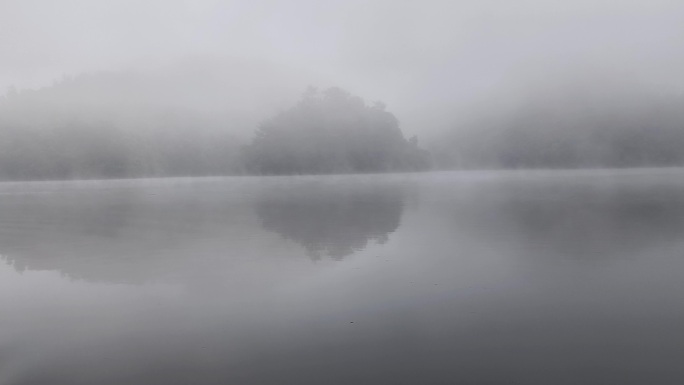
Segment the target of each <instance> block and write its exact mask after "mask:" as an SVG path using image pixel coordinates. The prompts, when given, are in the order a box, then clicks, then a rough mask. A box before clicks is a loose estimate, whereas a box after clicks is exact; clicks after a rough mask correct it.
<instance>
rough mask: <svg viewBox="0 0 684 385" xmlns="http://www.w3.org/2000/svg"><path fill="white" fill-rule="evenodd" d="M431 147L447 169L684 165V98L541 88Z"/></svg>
mask: <svg viewBox="0 0 684 385" xmlns="http://www.w3.org/2000/svg"><path fill="white" fill-rule="evenodd" d="M433 152H434V154H435V157H436V159H437V162H438V164H439V167H441V168H447V169H452V168H456V169H482V168H488V169H492V168H493V169H501V168H503V169H508V168H513V169H525V168H551V169H553V168H628V167H663V166H684V97H682V96H681V95H676V94H667V95H666V94H656V93H652V92H647V91H643V90H642V91H636V90H624V89H613V90H608V89H595V88H594V89H592V88H584V89H582V90H574V92H560V91H558V92H555V93H551V94H540V95H538V96H537V97H535V98H531V99H528V100H527V101H526V102H525V103H520V104H519V105H517V106H516V107H515V108H509V109H508V110H506V111H496V109H495V108H492V110H491V111H489V112H488V113H483V114H481V115H480V116H479V117H477V118H475V119H472V120H471V121H470V122H468V123H465V124H462V125H460V126H459V127H457V128H456V129H454V131H453V132H452V133H451V134H450V135H448V136H447V138H446V139H445V140H443V141H442V142H441V143H439V144H438V145H436V146H434V148H433Z"/></svg>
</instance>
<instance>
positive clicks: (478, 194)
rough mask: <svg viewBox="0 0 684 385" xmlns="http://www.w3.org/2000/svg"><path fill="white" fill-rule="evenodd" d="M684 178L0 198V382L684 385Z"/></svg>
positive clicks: (569, 176)
mask: <svg viewBox="0 0 684 385" xmlns="http://www.w3.org/2000/svg"><path fill="white" fill-rule="evenodd" d="M683 304H684V171H682V170H680V169H642V170H622V171H614V170H594V171H532V172H516V171H509V172H494V171H492V172H445V173H426V174H395V175H382V176H381V175H358V176H311V177H307V176H300V177H267V178H259V177H235V178H199V179H158V180H153V179H150V180H131V181H85V182H32V183H3V184H0V384H2V385H28V384H31V385H33V384H57V385H59V384H69V385H72V384H75V385H79V384H130V385H137V384H164V385H169V384H250V385H251V384H647V383H648V384H656V383H657V384H681V383H684V361H683V360H682V359H683V358H684V326H683V325H684V306H682V305H683Z"/></svg>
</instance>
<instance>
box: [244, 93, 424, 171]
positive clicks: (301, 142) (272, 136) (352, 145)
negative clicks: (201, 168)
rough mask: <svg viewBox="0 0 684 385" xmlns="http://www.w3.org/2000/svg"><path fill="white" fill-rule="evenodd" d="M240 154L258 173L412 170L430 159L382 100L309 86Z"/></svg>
mask: <svg viewBox="0 0 684 385" xmlns="http://www.w3.org/2000/svg"><path fill="white" fill-rule="evenodd" d="M244 158H245V164H246V167H247V170H248V171H249V172H253V173H258V174H327V173H355V172H362V173H363V172H390V171H415V170H421V169H426V168H427V167H428V163H429V162H428V155H427V152H425V151H424V150H421V149H420V148H418V145H417V140H412V141H411V142H409V141H407V140H406V139H405V138H404V135H403V134H402V132H401V130H400V129H399V122H398V120H397V119H396V117H395V116H394V115H393V114H391V113H390V112H388V111H386V110H385V106H384V104H382V103H380V102H376V103H375V104H374V105H373V106H368V105H366V103H365V102H364V101H363V99H361V98H359V97H357V96H353V95H351V94H349V93H348V92H346V91H344V90H342V89H340V88H329V89H326V90H324V91H322V92H319V91H317V90H316V89H314V88H312V87H310V88H308V89H307V90H306V92H305V93H304V95H303V97H302V99H301V100H300V101H299V103H297V104H296V105H295V106H294V107H292V108H290V109H289V110H286V111H283V112H281V113H280V114H278V115H276V116H275V117H273V118H271V119H269V120H267V121H265V122H264V123H262V125H261V126H260V127H259V129H258V130H257V132H256V134H255V137H254V139H253V141H252V143H251V144H250V145H249V146H247V147H245V149H244Z"/></svg>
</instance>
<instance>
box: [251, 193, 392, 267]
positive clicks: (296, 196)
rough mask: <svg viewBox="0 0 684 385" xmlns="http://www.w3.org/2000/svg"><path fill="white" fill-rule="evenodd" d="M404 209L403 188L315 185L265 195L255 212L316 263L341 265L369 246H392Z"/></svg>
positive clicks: (262, 221)
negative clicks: (331, 261)
mask: <svg viewBox="0 0 684 385" xmlns="http://www.w3.org/2000/svg"><path fill="white" fill-rule="evenodd" d="M403 208H404V197H403V192H402V189H401V188H398V186H394V185H379V184H359V185H354V184H342V183H339V184H336V183H327V184H326V183H316V182H311V183H303V184H295V185H289V186H284V187H283V188H280V189H277V190H275V191H270V192H268V193H264V194H263V195H262V196H261V199H259V201H258V203H257V209H256V211H257V214H258V215H259V218H260V219H261V223H262V225H263V227H264V229H266V230H269V231H273V232H276V233H278V234H280V235H282V236H283V237H284V238H286V239H290V240H292V241H295V242H297V243H299V244H301V245H302V246H304V248H305V249H306V251H307V254H308V255H309V256H310V257H311V259H313V260H318V259H321V258H322V257H324V256H329V257H331V258H333V259H336V260H339V259H342V258H344V257H345V256H347V255H350V254H352V253H354V252H355V251H358V250H362V249H363V248H365V247H366V245H367V244H368V242H369V241H375V242H377V243H380V244H383V243H385V242H387V240H388V237H389V234H390V233H392V232H394V231H396V229H397V228H398V227H399V224H400V223H401V215H402V211H403Z"/></svg>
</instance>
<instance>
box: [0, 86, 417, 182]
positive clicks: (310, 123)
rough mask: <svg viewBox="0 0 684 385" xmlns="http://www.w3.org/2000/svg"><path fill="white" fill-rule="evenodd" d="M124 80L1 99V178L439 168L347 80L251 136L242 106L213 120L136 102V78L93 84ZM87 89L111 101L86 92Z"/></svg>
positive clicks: (307, 95) (311, 92)
mask: <svg viewBox="0 0 684 385" xmlns="http://www.w3.org/2000/svg"><path fill="white" fill-rule="evenodd" d="M124 80H125V81H127V82H129V83H133V81H132V80H131V78H130V76H125V75H123V76H122V75H120V74H119V75H117V77H114V78H112V77H111V76H109V75H108V76H100V77H97V76H95V77H93V76H86V77H81V78H76V79H68V80H66V81H65V82H63V83H60V84H58V85H56V86H55V87H51V88H48V89H46V90H42V91H28V92H21V93H18V92H16V91H11V92H10V93H9V94H8V95H7V96H6V97H5V98H0V180H54V179H111V178H139V177H172V176H220V175H239V174H247V173H249V174H268V175H270V174H324V173H358V172H362V173H365V172H389V171H414V170H424V169H427V168H428V166H429V162H430V159H429V154H428V153H427V152H426V151H424V150H421V149H420V148H419V147H418V144H417V139H416V138H415V137H414V138H412V139H410V140H407V139H405V138H404V136H403V134H402V132H401V130H400V129H399V123H398V121H397V119H396V118H395V117H394V115H392V114H391V113H390V112H388V111H386V110H385V107H384V105H382V104H381V103H376V104H374V105H373V106H368V105H366V103H365V102H364V101H363V100H362V99H360V98H358V97H355V96H352V95H351V94H349V93H347V92H346V91H343V90H341V89H338V88H331V89H328V90H325V91H323V92H318V91H315V90H314V89H310V90H309V91H307V92H306V93H305V95H304V97H303V98H302V100H301V101H300V102H299V103H297V104H296V105H295V106H294V107H292V108H290V109H289V110H285V111H283V112H281V113H279V114H277V115H276V116H274V117H273V118H271V119H268V120H265V122H264V123H263V124H262V125H261V126H260V127H259V128H258V130H256V134H255V135H254V138H253V139H252V141H251V143H249V142H248V141H247V140H245V139H240V138H239V137H238V136H236V135H234V134H233V133H234V132H235V129H234V125H235V120H239V119H240V115H239V114H229V115H226V116H224V117H222V119H216V118H215V116H214V118H208V117H207V114H206V113H202V112H197V111H191V110H183V109H182V108H180V107H178V106H176V107H174V108H169V107H164V105H163V104H154V103H147V101H148V100H149V98H148V99H144V98H141V97H140V96H137V98H138V99H137V101H136V102H135V103H128V102H127V101H126V100H125V92H126V91H130V90H131V87H130V86H127V87H124V88H121V87H119V90H118V94H116V95H115V96H116V97H114V98H113V97H111V93H110V94H107V95H105V97H104V98H103V97H102V95H101V94H102V91H100V92H99V93H98V92H97V89H96V88H95V89H93V86H92V85H93V82H94V83H95V84H96V85H97V84H99V85H101V88H112V87H111V84H112V83H117V82H123V81H124ZM148 88H149V87H148ZM83 89H85V90H87V91H88V92H86V95H89V94H92V95H93V96H94V97H95V96H98V97H100V98H101V99H103V100H104V103H103V102H102V101H99V102H93V101H90V100H87V99H84V98H83V95H81V93H82V90H83ZM147 91H149V90H147ZM105 94H106V93H105ZM46 95H47V96H48V97H46ZM60 96H63V97H60ZM117 106H119V109H117ZM233 118H235V119H233ZM262 119H263V118H262ZM243 123H244V122H243ZM256 126H257V125H256V124H254V125H253V128H252V130H254V129H255V128H256Z"/></svg>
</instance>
